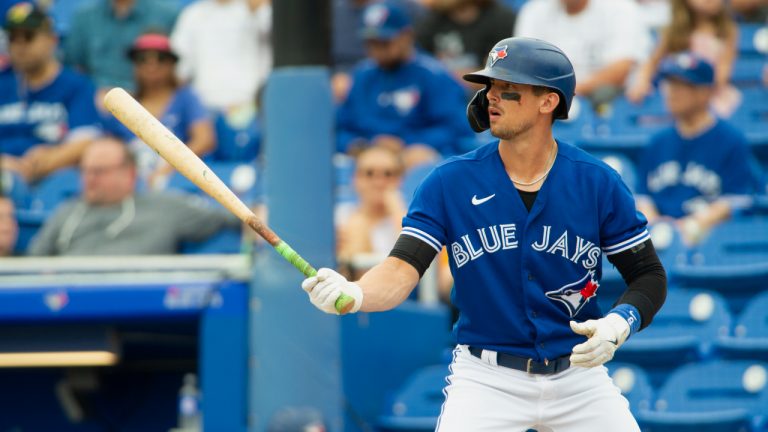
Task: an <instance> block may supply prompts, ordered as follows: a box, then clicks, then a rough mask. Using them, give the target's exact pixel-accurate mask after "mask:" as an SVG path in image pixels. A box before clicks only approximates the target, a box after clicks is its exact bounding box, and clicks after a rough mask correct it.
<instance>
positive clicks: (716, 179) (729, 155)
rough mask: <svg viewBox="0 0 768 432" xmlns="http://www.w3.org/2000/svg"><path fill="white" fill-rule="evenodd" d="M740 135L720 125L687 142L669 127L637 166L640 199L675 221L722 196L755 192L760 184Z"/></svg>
mask: <svg viewBox="0 0 768 432" xmlns="http://www.w3.org/2000/svg"><path fill="white" fill-rule="evenodd" d="M751 158H752V155H751V154H750V152H749V148H748V147H747V139H746V137H745V136H744V134H743V133H742V132H741V131H740V130H738V129H736V128H735V127H733V126H732V125H731V124H730V123H728V122H726V121H724V120H718V121H717V123H715V124H714V125H713V126H712V127H711V128H710V129H708V130H707V131H705V132H703V133H701V134H699V135H697V136H695V137H692V138H685V137H682V136H681V135H680V133H679V132H678V131H677V129H676V128H674V127H670V128H668V129H665V130H662V131H660V132H658V133H657V134H655V135H654V136H653V137H651V141H650V143H649V145H648V147H647V148H646V150H645V153H644V154H643V157H642V158H641V161H640V164H639V166H638V185H637V188H636V192H637V194H638V195H645V196H648V197H649V198H651V200H652V201H653V202H654V204H655V205H656V208H657V209H658V211H659V213H660V214H662V215H665V216H671V217H674V218H679V217H682V216H685V215H686V214H690V213H694V212H695V211H696V210H697V209H698V208H699V207H700V206H701V205H703V204H708V203H710V202H712V201H713V200H715V199H717V198H720V197H723V196H725V197H727V196H734V195H745V194H751V193H754V192H756V190H757V188H758V187H759V180H758V178H757V176H756V175H755V172H754V170H752V167H751V165H750V159H751Z"/></svg>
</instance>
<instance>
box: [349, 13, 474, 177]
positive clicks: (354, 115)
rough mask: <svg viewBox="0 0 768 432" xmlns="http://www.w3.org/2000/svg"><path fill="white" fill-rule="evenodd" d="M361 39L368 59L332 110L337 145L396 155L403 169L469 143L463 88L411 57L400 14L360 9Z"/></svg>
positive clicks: (426, 60)
mask: <svg viewBox="0 0 768 432" xmlns="http://www.w3.org/2000/svg"><path fill="white" fill-rule="evenodd" d="M364 19H365V27H364V28H363V37H364V38H365V42H366V47H367V49H368V56H369V59H368V60H365V61H363V62H362V63H361V64H360V65H359V66H358V67H357V68H356V69H355V71H354V74H353V78H352V88H351V89H350V91H349V95H348V96H347V99H346V100H345V101H344V102H343V103H342V105H341V106H340V108H339V111H338V124H337V127H338V129H337V143H338V150H339V151H341V152H349V153H352V154H353V153H355V152H356V151H359V150H360V149H361V148H364V147H367V146H369V145H372V144H374V145H385V146H389V147H390V148H393V149H396V150H398V151H402V156H403V158H404V161H405V165H406V168H409V167H412V166H415V165H417V164H419V163H423V162H428V161H431V160H436V159H438V158H439V157H440V154H444V155H448V154H453V153H456V152H459V151H461V148H460V147H461V145H462V142H463V141H462V140H466V139H468V138H469V139H472V138H473V137H474V135H473V134H472V131H471V130H470V129H469V126H468V124H467V119H466V117H465V115H464V111H465V106H466V97H465V93H464V89H463V87H462V86H461V85H460V84H459V83H458V82H457V81H456V80H454V79H453V77H452V76H451V74H450V73H449V72H448V71H447V70H446V69H445V67H444V66H442V65H441V64H440V63H439V62H438V61H437V60H435V59H434V58H432V57H428V56H426V55H424V54H420V53H417V52H416V51H415V48H414V41H413V29H412V27H411V21H410V19H409V18H408V16H407V15H406V14H405V12H404V11H403V10H402V9H399V8H397V7H395V6H394V5H392V4H388V3H376V4H374V5H371V6H369V7H368V9H366V12H365V15H364Z"/></svg>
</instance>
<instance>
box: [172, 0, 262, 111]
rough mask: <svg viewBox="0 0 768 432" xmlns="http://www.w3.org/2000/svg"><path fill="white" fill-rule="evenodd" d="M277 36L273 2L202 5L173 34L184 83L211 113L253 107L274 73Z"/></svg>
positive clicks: (213, 0)
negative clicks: (273, 43) (273, 34)
mask: <svg viewBox="0 0 768 432" xmlns="http://www.w3.org/2000/svg"><path fill="white" fill-rule="evenodd" d="M271 35H272V3H271V0H200V1H197V2H195V3H193V4H191V5H189V6H188V7H186V8H185V9H184V10H183V11H182V12H181V15H180V16H179V20H178V22H177V23H176V27H175V28H174V29H173V33H172V34H171V44H172V45H173V48H174V50H175V51H176V52H177V53H178V54H179V57H180V61H179V65H178V73H179V77H180V78H181V79H182V80H184V81H188V82H189V83H191V85H192V88H194V89H195V91H197V93H198V94H199V95H200V97H201V98H202V100H203V103H204V104H205V105H206V106H207V107H209V108H212V109H216V110H219V111H227V110H234V109H242V108H243V107H252V106H253V104H254V102H255V100H256V96H257V94H258V91H259V88H260V87H261V86H262V85H263V84H264V83H265V82H266V79H267V76H268V75H269V72H270V71H271V70H272V41H271Z"/></svg>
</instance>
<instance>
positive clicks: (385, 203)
mask: <svg viewBox="0 0 768 432" xmlns="http://www.w3.org/2000/svg"><path fill="white" fill-rule="evenodd" d="M403 169H404V166H403V161H402V159H401V158H400V156H399V154H398V153H397V152H395V151H393V150H392V149H389V148H386V147H370V148H368V149H366V150H363V151H362V152H361V153H360V154H359V155H358V157H357V162H356V166H355V175H354V179H353V184H354V188H355V192H356V194H357V197H358V205H357V206H356V207H355V208H354V210H352V212H351V213H350V214H349V216H348V217H346V218H344V217H342V218H341V219H342V220H340V221H338V226H339V227H338V230H337V231H338V242H337V247H338V260H339V264H340V265H342V266H343V265H345V264H346V265H348V266H349V268H350V275H352V276H353V277H358V276H360V275H356V273H355V272H356V271H365V270H367V268H359V267H360V266H359V265H355V259H356V258H358V259H359V258H364V256H365V255H368V256H371V255H374V256H375V260H376V262H378V260H379V259H381V257H383V256H386V255H387V254H388V253H389V251H390V250H391V249H392V246H394V244H395V240H397V236H398V235H399V234H400V231H401V229H402V227H401V225H400V224H401V221H402V219H403V216H405V213H406V206H405V202H404V201H403V197H402V194H401V193H400V186H401V184H402V180H403ZM363 267H364V266H363ZM355 275H356V276H355Z"/></svg>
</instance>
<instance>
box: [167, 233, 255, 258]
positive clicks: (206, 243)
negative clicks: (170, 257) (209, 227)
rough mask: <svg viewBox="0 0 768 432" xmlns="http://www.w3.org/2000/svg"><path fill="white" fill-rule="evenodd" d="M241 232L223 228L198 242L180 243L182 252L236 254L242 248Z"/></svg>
mask: <svg viewBox="0 0 768 432" xmlns="http://www.w3.org/2000/svg"><path fill="white" fill-rule="evenodd" d="M242 245H243V240H242V233H241V231H240V230H239V229H225V230H222V231H220V232H218V233H216V234H214V235H213V236H211V237H210V238H207V239H205V240H203V241H200V242H186V243H184V244H182V245H181V253H183V254H236V253H240V252H241V250H242Z"/></svg>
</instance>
